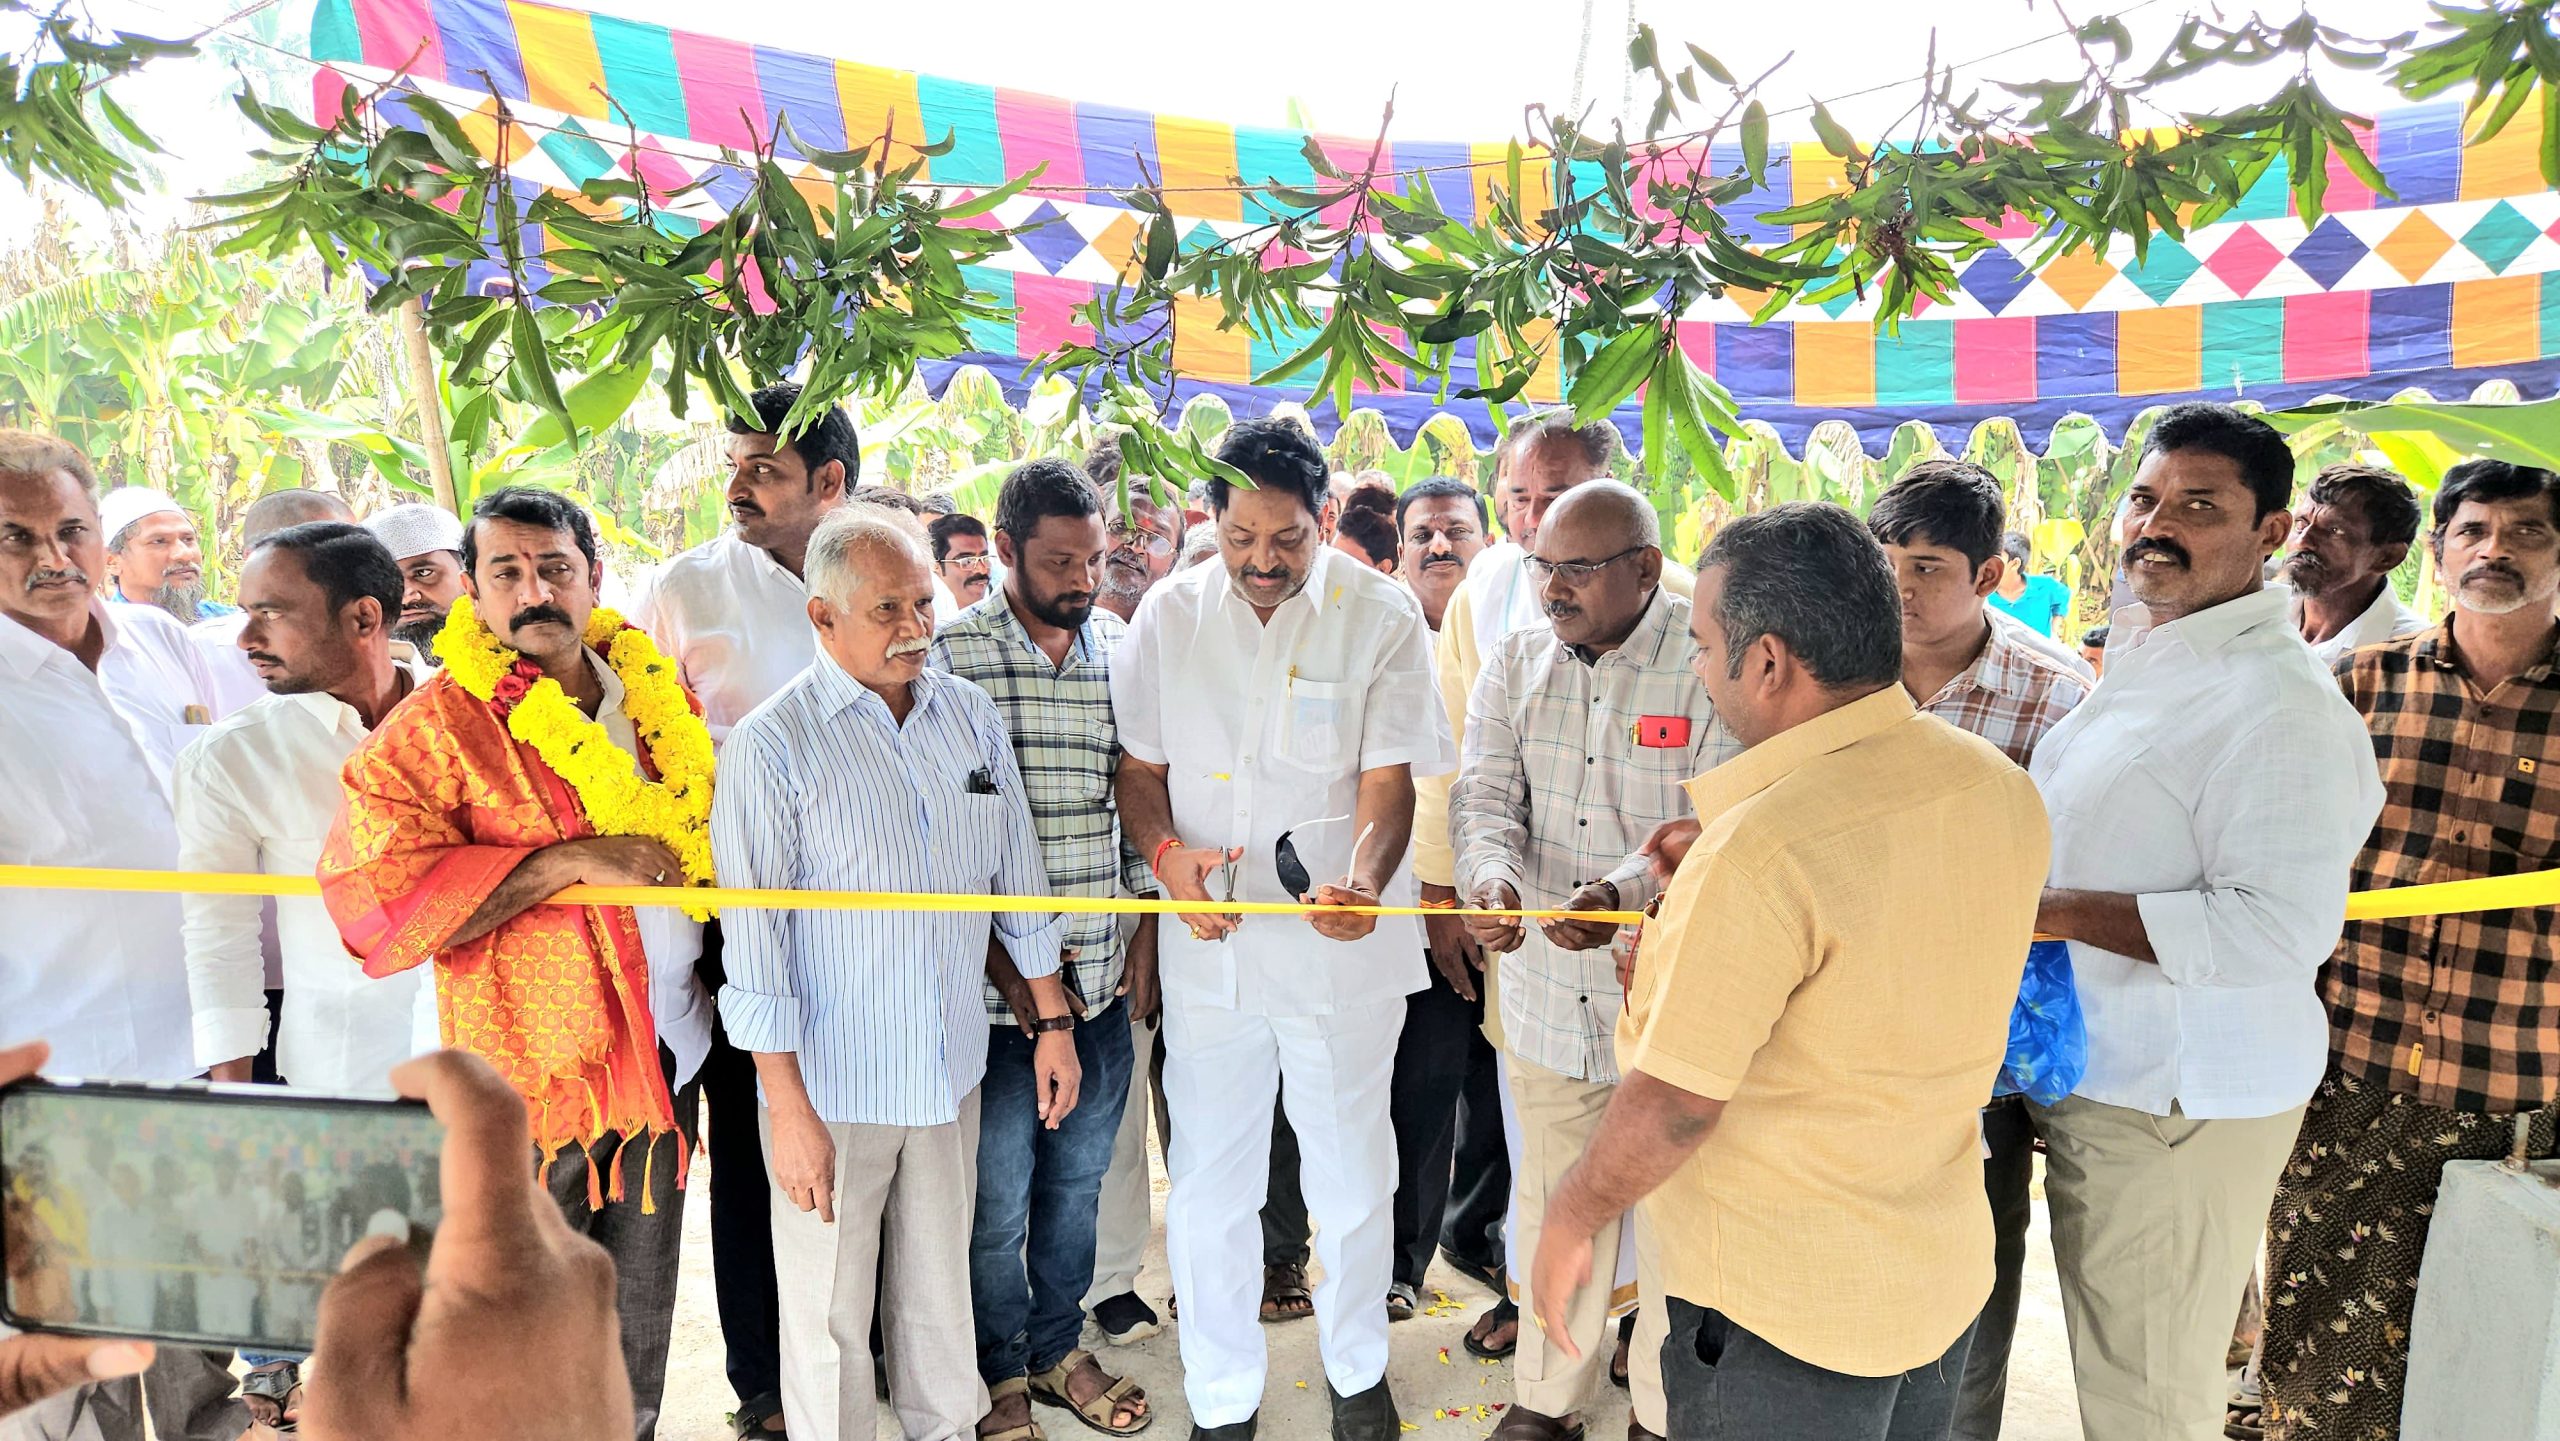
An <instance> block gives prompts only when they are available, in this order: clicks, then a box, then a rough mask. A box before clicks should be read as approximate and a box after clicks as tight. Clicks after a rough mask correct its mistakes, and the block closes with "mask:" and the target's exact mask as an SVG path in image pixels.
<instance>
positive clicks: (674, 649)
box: [631, 531, 818, 744]
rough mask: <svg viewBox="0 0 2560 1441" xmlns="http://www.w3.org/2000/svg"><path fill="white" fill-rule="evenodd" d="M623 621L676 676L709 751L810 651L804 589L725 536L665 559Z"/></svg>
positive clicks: (803, 664)
mask: <svg viewBox="0 0 2560 1441" xmlns="http://www.w3.org/2000/svg"><path fill="white" fill-rule="evenodd" d="M631 623H632V624H633V625H636V626H638V627H640V629H641V630H643V631H645V632H646V633H647V634H648V636H649V638H650V639H651V640H653V641H656V642H657V643H658V649H659V650H661V651H664V652H666V654H667V655H668V656H669V657H670V658H672V659H673V660H674V661H675V663H676V666H677V668H678V669H679V670H681V671H683V673H684V683H685V684H686V685H688V686H691V687H692V688H693V693H694V696H695V697H696V698H697V699H699V700H700V701H701V702H702V718H703V720H704V721H705V722H707V723H708V724H709V725H710V727H711V739H712V742H713V743H714V744H718V743H720V742H722V741H726V740H727V739H728V738H729V730H730V728H731V727H732V726H735V725H736V724H737V723H738V722H739V721H741V720H744V719H745V718H746V714H747V712H749V711H751V710H754V709H755V708H756V707H757V706H760V705H762V704H764V703H765V702H766V701H767V700H770V699H772V697H773V695H774V693H775V692H777V691H779V690H781V689H782V688H783V686H785V685H786V684H788V683H789V682H790V680H791V678H792V677H793V676H796V675H798V674H800V672H802V671H804V670H807V669H808V668H809V662H810V661H811V660H813V659H815V658H816V656H817V654H818V632H817V631H816V630H815V629H814V628H812V627H811V626H810V624H809V588H808V587H807V586H805V585H803V584H802V583H801V581H800V577H798V576H796V575H793V574H792V573H791V572H789V571H787V570H784V569H783V568H782V563H781V562H780V561H777V560H775V559H774V558H773V553H772V552H771V551H768V550H766V549H765V548H764V547H763V546H760V545H749V544H747V543H746V542H745V541H743V540H740V539H739V538H738V535H737V532H735V531H730V532H726V533H724V534H722V535H718V536H715V537H713V538H712V539H710V540H707V541H704V542H703V543H702V544H700V545H697V546H695V547H694V548H693V549H691V550H688V551H686V552H685V553H683V554H682V555H679V556H677V557H676V558H675V559H673V560H671V561H668V562H667V563H666V566H665V567H664V568H663V569H661V570H660V571H659V572H658V576H657V580H656V583H655V584H653V585H652V586H651V587H650V588H649V595H648V598H647V599H645V600H643V601H642V602H641V603H640V605H639V607H638V608H637V610H636V611H635V612H634V613H633V615H632V617H631Z"/></svg>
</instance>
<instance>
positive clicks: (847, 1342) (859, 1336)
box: [757, 1089, 987, 1441]
mask: <svg viewBox="0 0 2560 1441" xmlns="http://www.w3.org/2000/svg"><path fill="white" fill-rule="evenodd" d="M757 1127H758V1130H759V1131H760V1132H761V1133H762V1135H763V1138H764V1144H765V1154H766V1155H767V1156H770V1155H772V1154H773V1114H772V1113H771V1112H770V1111H766V1110H764V1109H763V1108H761V1107H759V1108H758V1109H757ZM827 1134H828V1135H829V1136H830V1137H832V1138H834V1140H835V1143H836V1199H835V1212H836V1218H835V1220H834V1221H833V1222H832V1223H830V1222H826V1221H821V1220H819V1219H818V1213H817V1212H815V1211H803V1210H801V1209H800V1208H799V1207H797V1206H795V1205H793V1204H791V1198H790V1197H789V1196H787V1195H785V1194H783V1192H782V1191H781V1190H780V1189H779V1188H776V1189H775V1191H774V1193H773V1271H774V1279H775V1280H776V1282H778V1283H779V1285H778V1292H779V1297H780V1300H781V1303H782V1305H781V1314H782V1415H783V1420H784V1422H785V1424H786V1425H788V1426H789V1427H790V1430H791V1435H792V1437H793V1438H794V1441H871V1437H872V1434H873V1432H874V1430H875V1428H876V1426H877V1424H878V1422H877V1415H876V1413H877V1411H878V1408H879V1402H878V1399H877V1394H876V1392H875V1391H874V1390H873V1386H872V1375H871V1317H872V1312H873V1309H874V1306H875V1304H876V1306H877V1309H878V1311H879V1315H880V1330H881V1341H882V1345H883V1348H884V1349H885V1351H886V1352H887V1358H888V1363H889V1404H890V1405H891V1407H893V1408H894V1409H895V1410H896V1412H897V1417H898V1434H899V1435H901V1436H904V1437H907V1438H908V1441H960V1438H967V1437H974V1436H976V1435H977V1431H978V1418H979V1417H981V1416H984V1415H986V1414H987V1388H986V1385H985V1383H984V1382H982V1381H980V1380H979V1379H978V1346H977V1332H976V1329H975V1323H974V1321H973V1319H972V1317H971V1314H970V1310H969V1224H970V1213H971V1211H972V1209H973V1203H974V1202H975V1200H976V1198H977V1194H978V1181H977V1159H978V1093H977V1091H976V1090H974V1089H972V1090H971V1091H970V1092H969V1094H968V1095H967V1096H966V1097H965V1098H963V1099H962V1100H961V1102H960V1115H959V1118H958V1119H957V1120H954V1121H951V1122H949V1123H946V1124H944V1125H940V1126H839V1125H833V1124H830V1125H829V1126H828V1127H827ZM769 1175H770V1173H769V1172H768V1177H769ZM875 1286H876V1289H877V1292H878V1294H877V1295H875V1294H874V1290H875Z"/></svg>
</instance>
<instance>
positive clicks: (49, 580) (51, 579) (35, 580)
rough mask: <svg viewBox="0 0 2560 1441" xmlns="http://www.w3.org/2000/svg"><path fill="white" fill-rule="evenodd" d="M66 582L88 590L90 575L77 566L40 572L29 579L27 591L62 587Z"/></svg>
mask: <svg viewBox="0 0 2560 1441" xmlns="http://www.w3.org/2000/svg"><path fill="white" fill-rule="evenodd" d="M64 581H69V582H70V583H71V584H73V585H76V586H79V587H81V588H83V589H86V588H87V587H88V584H89V575H88V572H86V571H83V570H82V569H80V567H78V566H76V565H75V566H72V567H70V568H69V569H66V570H40V571H37V572H35V573H34V574H32V575H29V576H28V577H27V589H29V590H34V589H36V588H37V587H38V586H47V585H60V584H61V583H63V582H64Z"/></svg>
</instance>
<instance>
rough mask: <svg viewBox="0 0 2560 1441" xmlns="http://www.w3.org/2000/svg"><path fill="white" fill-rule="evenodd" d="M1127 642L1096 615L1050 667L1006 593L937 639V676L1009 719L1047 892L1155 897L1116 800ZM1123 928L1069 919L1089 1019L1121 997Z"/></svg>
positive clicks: (1005, 1018)
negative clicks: (1117, 667) (1124, 833)
mask: <svg viewBox="0 0 2560 1441" xmlns="http://www.w3.org/2000/svg"><path fill="white" fill-rule="evenodd" d="M1128 633H1129V627H1128V625H1127V624H1126V623H1125V622H1123V621H1122V620H1121V619H1120V617H1118V616H1116V615H1113V614H1112V613H1110V612H1109V611H1106V610H1102V609H1100V608H1096V609H1095V611H1094V612H1093V616H1092V618H1091V619H1089V620H1087V621H1086V622H1085V623H1084V629H1083V630H1081V631H1079V632H1078V633H1077V635H1076V643H1075V647H1074V649H1072V650H1070V651H1068V652H1067V661H1066V664H1065V665H1063V666H1057V667H1053V666H1051V665H1050V664H1049V658H1048V657H1047V656H1045V655H1043V654H1041V653H1040V647H1038V646H1036V645H1034V644H1032V643H1031V636H1030V634H1029V633H1028V632H1026V631H1024V630H1023V628H1022V622H1021V621H1020V620H1019V619H1017V618H1015V616H1014V613H1013V608H1012V607H1011V606H1009V605H1007V604H1005V598H1004V592H1003V591H1002V590H996V591H992V592H990V593H989V594H988V595H987V597H986V598H985V599H984V600H981V601H979V602H978V603H977V604H975V605H973V606H970V607H969V608H968V609H967V610H964V611H962V612H960V613H959V614H958V615H956V616H953V617H952V618H951V623H950V624H949V625H946V626H944V627H943V628H942V629H941V630H940V631H938V632H936V633H935V635H934V638H933V651H932V654H931V657H930V660H931V663H932V665H933V666H934V668H935V669H937V670H943V671H948V672H950V673H951V674H952V675H955V676H958V677H960V678H961V679H962V680H966V681H969V682H971V683H972V684H974V685H976V686H977V687H978V688H979V689H980V690H983V691H985V692H986V693H987V695H988V696H989V697H990V698H992V699H993V700H994V701H995V703H996V710H997V712H998V713H1000V714H1001V715H1003V717H1004V724H1005V730H1006V731H1007V732H1008V733H1010V734H1011V735H1012V737H1013V753H1014V756H1015V758H1016V759H1017V760H1019V761H1020V762H1021V765H1022V784H1023V788H1024V790H1025V791H1027V792H1028V793H1029V797H1030V801H1031V823H1032V825H1033V827H1034V828H1035V829H1036V830H1038V831H1039V833H1040V854H1041V856H1042V858H1043V859H1045V860H1046V861H1047V862H1048V867H1049V885H1050V887H1051V889H1053V890H1055V891H1056V892H1057V893H1058V894H1059V895H1062V896H1110V895H1116V894H1119V893H1121V892H1123V891H1126V892H1127V893H1128V894H1130V895H1139V896H1145V895H1153V894H1155V889H1156V884H1155V878H1154V877H1153V876H1151V875H1149V874H1148V873H1147V862H1146V858H1145V857H1143V856H1140V855H1138V854H1137V853H1136V852H1135V851H1132V850H1131V849H1130V848H1129V847H1128V845H1127V843H1126V842H1124V841H1123V840H1122V839H1121V835H1120V811H1119V808H1118V806H1117V804H1116V802H1115V800H1114V795H1113V791H1112V776H1113V773H1114V772H1116V771H1117V770H1118V769H1119V766H1120V728H1119V726H1118V725H1117V724H1116V723H1115V722H1114V721H1113V719H1112V715H1111V656H1112V653H1113V652H1114V651H1116V650H1118V649H1119V647H1120V643H1121V641H1122V640H1123V639H1124V638H1125V637H1126V636H1127V635H1128ZM1118 920H1119V918H1118V917H1116V916H1109V915H1098V914H1097V915H1081V916H1070V917H1068V918H1067V930H1066V941H1065V944H1066V945H1067V946H1068V947H1069V953H1068V958H1067V963H1066V966H1065V968H1064V969H1063V970H1061V971H1060V972H1059V974H1060V976H1061V977H1063V978H1064V982H1065V984H1066V987H1067V989H1068V990H1069V991H1072V992H1073V993H1074V994H1075V996H1076V999H1077V1000H1078V1001H1080V1002H1082V1003H1083V1005H1084V1008H1085V1010H1086V1011H1087V1012H1088V1013H1090V1012H1093V1011H1096V1010H1100V1009H1101V1008H1102V1007H1104V1006H1107V1005H1109V1004H1111V1000H1112V995H1113V993H1114V992H1116V991H1118V990H1119V989H1120V971H1121V952H1120V927H1119V924H1118ZM986 1002H987V1019H988V1020H989V1021H990V1022H996V1023H1009V1022H1010V1021H1011V1020H1012V1018H1013V1013H1012V1012H1011V1011H1010V1010H1009V1009H1008V1008H1007V1007H1006V1006H1005V1003H1004V998H1003V997H1002V996H1000V995H998V994H997V993H996V988H995V987H994V986H993V985H990V986H988V987H987V994H986Z"/></svg>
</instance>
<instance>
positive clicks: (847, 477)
mask: <svg viewBox="0 0 2560 1441" xmlns="http://www.w3.org/2000/svg"><path fill="white" fill-rule="evenodd" d="M747 398H748V399H749V400H751V401H753V402H754V403H755V408H756V413H755V415H754V416H753V417H748V416H744V415H732V416H730V417H729V433H730V434H731V435H770V436H772V437H774V443H775V444H776V445H779V446H781V447H782V448H783V449H785V450H788V451H790V452H791V453H792V454H793V455H796V456H798V457H800V464H801V465H802V466H804V467H805V468H807V470H808V472H809V481H810V484H812V485H815V484H816V483H817V476H818V468H819V467H821V466H823V465H825V464H826V463H827V462H828V461H831V460H840V461H843V462H844V488H845V489H846V490H848V491H850V490H852V489H853V486H854V482H855V481H856V480H858V479H860V478H861V475H862V441H861V438H860V437H858V436H856V435H855V434H854V433H853V417H851V416H849V415H847V414H845V413H844V407H843V406H841V405H830V406H828V407H827V408H826V409H825V410H822V411H820V412H818V416H817V418H816V419H814V420H812V421H810V422H809V424H808V426H807V428H806V429H804V430H802V431H801V432H800V433H799V434H798V435H795V436H791V437H789V438H787V439H786V438H784V437H783V434H782V423H783V421H784V420H786V419H788V418H789V417H790V415H791V407H793V406H794V405H797V404H799V403H800V387H799V386H797V385H794V384H792V383H791V382H789V381H787V380H786V381H784V382H782V383H781V384H779V385H768V386H766V387H765V388H764V389H762V390H759V391H757V392H756V393H755V394H753V395H751V396H749V397H747Z"/></svg>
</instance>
